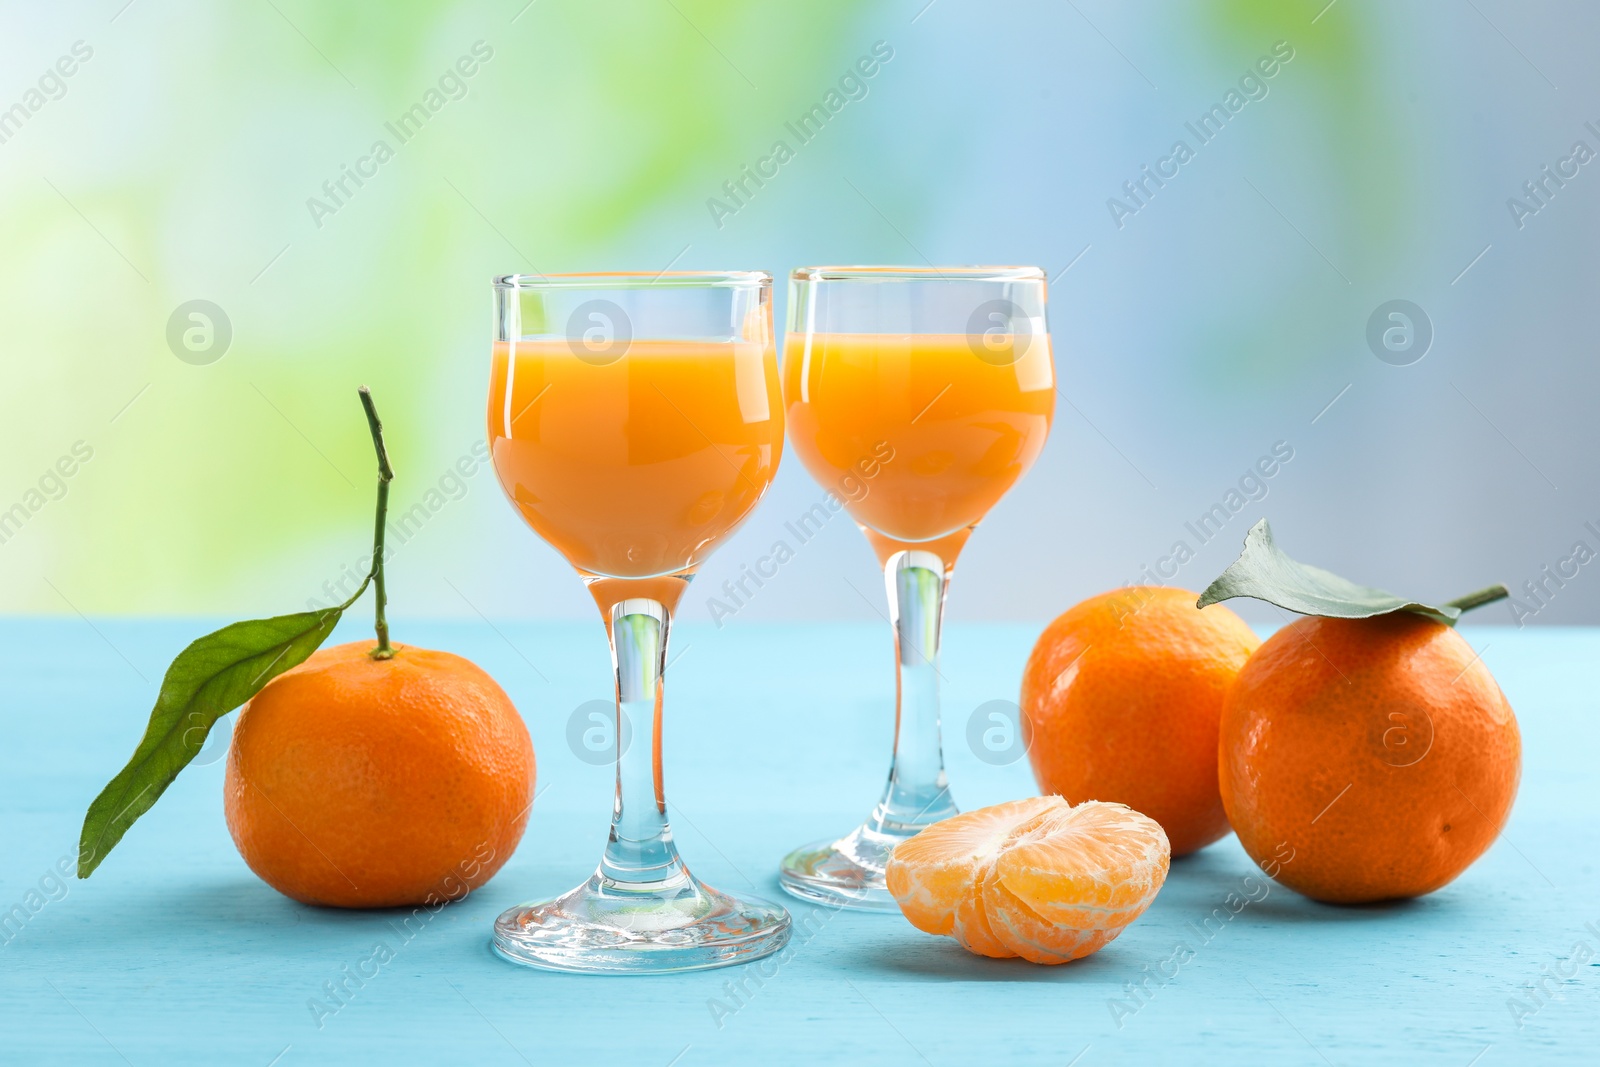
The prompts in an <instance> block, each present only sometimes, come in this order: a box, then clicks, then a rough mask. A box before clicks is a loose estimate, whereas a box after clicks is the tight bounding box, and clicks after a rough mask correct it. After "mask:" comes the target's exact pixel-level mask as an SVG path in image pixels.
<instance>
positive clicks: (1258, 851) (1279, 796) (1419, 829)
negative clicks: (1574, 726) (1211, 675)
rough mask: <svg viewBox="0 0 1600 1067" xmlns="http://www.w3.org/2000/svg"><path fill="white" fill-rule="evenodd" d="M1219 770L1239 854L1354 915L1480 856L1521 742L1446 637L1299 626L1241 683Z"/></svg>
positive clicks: (1486, 677)
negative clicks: (1352, 908) (1357, 908)
mask: <svg viewBox="0 0 1600 1067" xmlns="http://www.w3.org/2000/svg"><path fill="white" fill-rule="evenodd" d="M1218 766H1219V775H1220V781H1221V788H1222V802H1223V805H1224V807H1225V808H1226V809H1227V812H1228V818H1229V820H1230V821H1231V822H1232V824H1233V828H1234V830H1235V831H1236V832H1237V833H1238V835H1239V843H1240V844H1241V845H1243V846H1244V849H1245V851H1246V852H1248V853H1249V854H1250V856H1251V858H1253V859H1255V860H1256V861H1257V862H1258V863H1260V864H1262V866H1263V868H1264V869H1268V873H1269V874H1272V876H1273V877H1275V878H1276V879H1277V880H1278V881H1280V882H1282V883H1283V884H1284V885H1287V886H1289V887H1290V888H1291V889H1294V890H1296V891H1298V892H1300V893H1304V894H1305V895H1306V896H1309V897H1312V898H1314V899H1316V900H1322V901H1327V902H1330V903H1341V904H1356V903H1366V902H1371V901H1378V900H1388V899H1393V898H1400V897H1414V896H1420V895H1422V894H1424V893H1431V892H1433V891H1434V890H1436V889H1438V888H1440V887H1441V886H1443V885H1446V884H1447V883H1449V882H1450V881H1451V880H1452V879H1454V878H1455V877H1456V876H1457V875H1459V874H1460V873H1461V872H1462V871H1464V870H1466V868H1467V867H1468V866H1469V865H1470V864H1471V863H1472V862H1473V861H1474V860H1476V859H1477V858H1478V857H1479V856H1480V855H1482V854H1483V852H1484V850H1485V849H1487V848H1488V847H1489V845H1490V844H1491V843H1492V842H1493V841H1494V839H1495V837H1496V835H1498V834H1499V832H1500V830H1501V828H1502V827H1503V826H1504V825H1505V822H1506V819H1507V817H1508V816H1509V815H1510V812H1511V804H1512V801H1513V800H1514V799H1515V797H1516V792H1517V783H1518V780H1519V779H1520V777H1521V773H1522V741H1521V735H1520V734H1519V732H1518V730H1517V720H1516V716H1515V714H1513V712H1512V710H1511V705H1510V704H1509V703H1508V702H1507V701H1506V698H1505V694H1504V693H1502V692H1501V691H1500V687H1499V685H1497V684H1496V683H1495V680H1494V677H1493V676H1492V675H1491V674H1490V673H1489V669H1488V668H1487V667H1485V666H1484V665H1483V661H1482V660H1481V659H1480V658H1479V657H1478V655H1477V653H1475V652H1474V651H1473V650H1472V647H1471V646H1470V645H1468V644H1467V642H1466V640H1465V639H1464V638H1462V636H1461V635H1460V634H1458V633H1457V632H1456V631H1455V630H1454V629H1452V628H1451V627H1449V626H1446V625H1444V624H1443V623H1440V622H1436V621H1434V620H1432V619H1428V618H1425V617H1423V616H1420V615H1415V614H1411V613H1407V612H1395V613H1393V614H1389V615H1381V616H1378V617H1375V618H1369V619H1334V618H1320V617H1306V618H1301V619H1297V620H1296V621H1294V622H1292V623H1290V624H1289V625H1287V626H1285V627H1283V628H1282V629H1281V630H1279V631H1278V632H1277V633H1275V634H1273V635H1272V636H1271V637H1270V638H1268V639H1267V641H1266V642H1265V643H1264V644H1263V645H1262V646H1261V648H1260V649H1259V650H1258V651H1257V652H1256V654H1255V655H1254V656H1253V657H1251V659H1250V662H1249V663H1247V664H1246V665H1245V668H1244V670H1243V671H1241V672H1240V674H1239V679H1238V682H1237V683H1236V684H1235V686H1234V687H1233V689H1232V691H1231V692H1230V694H1229V696H1228V700H1227V702H1226V704H1225V705H1224V708H1223V713H1222V725H1221V734H1220V744H1219V747H1218ZM1269 856H1271V857H1275V858H1274V859H1273V860H1272V861H1271V863H1272V868H1275V869H1269V868H1268V862H1269V860H1268V857H1269Z"/></svg>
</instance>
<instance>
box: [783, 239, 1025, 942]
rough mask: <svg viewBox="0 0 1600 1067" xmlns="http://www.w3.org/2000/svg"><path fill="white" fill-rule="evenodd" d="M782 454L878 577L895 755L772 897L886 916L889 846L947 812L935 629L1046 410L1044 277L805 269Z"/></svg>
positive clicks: (795, 312) (793, 862) (787, 366)
mask: <svg viewBox="0 0 1600 1067" xmlns="http://www.w3.org/2000/svg"><path fill="white" fill-rule="evenodd" d="M783 384H784V400H785V402H786V404H787V408H788V417H789V441H790V443H791V444H792V445H793V446H794V450H795V452H797V453H798V454H799V456H800V460H801V462H802V463H804V464H805V465H806V469H807V470H809V471H810V472H811V475H812V477H814V478H815V479H816V480H817V481H818V482H820V483H821V484H822V485H823V487H824V488H826V489H827V490H829V491H830V492H831V493H832V494H833V495H834V496H835V497H837V498H838V499H839V500H840V501H841V502H842V503H843V504H844V507H845V508H847V509H848V510H849V512H850V514H851V516H852V517H853V518H854V519H855V520H856V523H857V525H859V526H860V527H861V530H862V532H863V533H864V534H866V536H867V540H868V541H869V542H870V543H871V545H872V548H873V550H874V551H875V552H876V553H877V556H878V561H879V563H881V564H882V566H883V572H884V582H885V585H886V586H887V588H888V594H889V620H890V623H891V626H892V629H893V632H894V649H895V661H896V665H897V671H898V675H897V678H896V688H895V694H896V705H895V740H894V755H893V759H892V761H891V763H890V766H889V781H888V785H887V787H886V788H885V790H884V793H883V797H882V799H881V800H879V801H878V806H877V807H876V808H875V809H873V812H872V814H871V815H870V816H869V817H868V818H867V820H866V822H864V823H862V824H861V825H860V826H858V827H856V828H855V829H854V830H852V831H851V832H850V833H848V834H846V835H844V836H843V837H841V838H837V839H827V840H823V841H819V842H816V843H814V844H810V845H806V846H804V847H802V848H799V849H796V850H795V851H793V852H791V853H790V854H789V855H788V856H787V857H785V858H784V860H783V863H782V865H781V868H780V871H779V881H780V883H781V884H782V885H783V888H784V889H786V890H787V891H789V892H790V893H792V894H794V895H795V896H797V897H801V898H803V899H806V900H811V901H817V902H821V903H826V904H830V905H834V906H844V907H853V908H861V909H867V910H881V911H891V910H894V909H895V908H896V905H895V902H894V899H893V898H892V897H890V895H889V893H888V891H887V890H886V889H885V888H884V881H883V872H884V866H885V864H886V863H887V861H888V856H889V853H890V851H891V850H892V849H893V848H894V846H895V844H897V843H898V842H900V841H903V840H905V839H906V838H908V837H910V836H912V835H913V834H916V833H918V832H919V831H921V830H922V829H923V828H925V827H927V826H928V825H930V824H932V823H935V822H938V821H939V820H941V819H946V818H949V817H950V816H951V815H954V814H955V813H956V806H955V803H954V801H952V800H951V798H950V790H949V785H948V782H947V779H946V776H945V770H944V755H943V751H942V749H941V746H940V739H939V667H938V662H939V629H940V622H941V619H942V617H943V613H944V600H945V589H946V585H947V583H948V581H949V579H950V574H951V570H952V569H953V568H954V566H955V562H956V557H957V556H958V555H959V554H960V553H961V549H962V547H963V546H964V545H965V544H966V543H967V538H968V537H970V536H971V534H972V531H973V530H974V529H975V528H976V527H977V525H978V522H979V520H981V519H982V518H983V517H984V515H985V514H987V513H988V511H989V509H990V508H992V507H993V506H994V505H995V502H996V501H998V500H999V499H1000V498H1001V497H1002V496H1004V495H1005V493H1006V491H1007V490H1008V489H1010V488H1011V487H1012V486H1013V485H1015V484H1016V482H1017V479H1019V478H1021V477H1022V475H1023V474H1024V473H1025V472H1026V471H1027V470H1028V468H1029V467H1030V466H1032V465H1033V461H1034V460H1035V459H1037V458H1038V456H1039V453H1040V451H1041V450H1042V449H1043V448H1044V442H1045V437H1046V436H1047V435H1048V434H1049V432H1050V420H1051V417H1052V416H1053V414H1054V412H1055V397H1056V394H1055V368H1054V364H1053V362H1052V360H1051V356H1050V336H1049V333H1048V331H1047V327H1046V323H1045V276H1044V273H1043V272H1042V271H1040V270H1039V269H1037V268H1034V267H942V268H931V267H930V268H898V267H807V268H802V269H800V270H796V271H795V272H794V274H793V276H792V279H791V284H790V299H789V329H788V332H787V336H786V337H785V340H784V383H783Z"/></svg>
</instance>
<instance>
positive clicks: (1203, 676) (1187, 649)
mask: <svg viewBox="0 0 1600 1067" xmlns="http://www.w3.org/2000/svg"><path fill="white" fill-rule="evenodd" d="M1195 599H1196V598H1195V594H1194V593H1190V592H1186V591H1184V590H1182V589H1168V588H1164V587H1160V586H1134V587H1130V588H1126V589H1116V590H1113V591H1111V592H1109V593H1102V594H1100V595H1099V596H1095V597H1090V598H1089V599H1088V600H1085V601H1083V602H1082V603H1080V604H1078V605H1077V606H1076V607H1074V608H1072V609H1071V610H1069V611H1067V612H1066V614H1064V615H1062V616H1060V617H1059V618H1057V619H1056V620H1055V622H1052V623H1051V624H1050V625H1049V626H1048V627H1046V628H1045V631H1044V633H1043V634H1041V635H1040V637H1039V641H1038V643H1037V644H1035V645H1034V648H1033V654H1032V655H1030V656H1029V657H1028V665H1027V668H1026V669H1025V670H1024V672H1023V675H1022V711H1023V715H1024V716H1025V721H1026V724H1027V727H1028V732H1029V735H1030V741H1029V747H1028V758H1029V760H1030V761H1031V762H1032V763H1033V775H1034V778H1035V780H1036V781H1038V783H1039V792H1041V793H1047V794H1048V793H1058V794H1060V795H1061V796H1063V797H1065V798H1066V799H1067V801H1068V802H1069V803H1073V804H1078V803H1082V802H1083V801H1086V800H1104V801H1111V802H1115V803H1118V804H1126V805H1128V806H1129V807H1130V808H1133V809H1134V810H1135V811H1141V812H1143V813H1144V814H1146V815H1148V816H1150V818H1152V819H1154V820H1155V821H1156V822H1158V823H1160V824H1161V826H1162V829H1164V830H1166V832H1167V837H1168V839H1169V840H1170V841H1171V842H1172V854H1173V855H1174V856H1182V855H1185V854H1186V853H1189V852H1193V851H1195V850H1196V849H1199V848H1203V847H1205V846H1206V845H1209V844H1211V842H1213V841H1216V840H1217V839H1218V838H1220V837H1222V836H1223V835H1225V834H1226V833H1227V832H1228V819H1227V815H1226V813H1225V812H1224V811H1223V810H1222V797H1221V795H1220V794H1219V793H1218V791H1217V720H1218V717H1219V716H1220V715H1221V714H1222V700H1223V697H1224V696H1225V695H1226V694H1227V691H1228V687H1229V686H1231V685H1232V684H1233V680H1234V678H1235V676H1237V675H1238V673H1239V669H1240V668H1241V667H1243V666H1244V664H1245V661H1246V660H1247V659H1249V658H1250V653H1252V652H1254V651H1255V650H1256V648H1257V647H1258V646H1259V645H1260V644H1261V641H1260V639H1259V638H1258V637H1256V635H1255V634H1254V633H1253V632H1252V631H1251V630H1250V627H1248V626H1246V625H1245V623H1244V620H1242V619H1240V618H1239V616H1237V615H1235V614H1234V613H1233V612H1232V611H1229V610H1228V609H1227V608H1225V607H1223V606H1221V605H1213V606H1211V607H1208V608H1205V609H1203V610H1202V609H1200V608H1196V607H1195V606H1194V602H1195Z"/></svg>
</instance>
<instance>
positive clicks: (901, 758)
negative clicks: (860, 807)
mask: <svg viewBox="0 0 1600 1067" xmlns="http://www.w3.org/2000/svg"><path fill="white" fill-rule="evenodd" d="M883 575H884V584H885V586H887V588H888V592H889V612H890V623H891V624H892V625H893V628H894V650H895V670H896V671H897V675H896V685H895V731H894V760H893V762H892V763H891V764H890V767H889V784H888V787H887V788H886V789H885V790H884V794H883V799H882V800H881V801H879V802H878V806H877V808H876V809H875V810H874V811H873V813H872V817H871V819H869V820H868V822H867V826H868V828H869V829H872V830H876V831H878V832H880V833H885V834H889V835H891V836H895V837H906V836H910V835H911V834H915V833H917V832H918V831H920V830H921V829H922V828H923V827H925V826H929V825H931V824H933V823H936V822H938V821H940V820H941V819H947V818H949V817H950V816H952V815H954V814H956V806H955V802H954V801H952V800H951V799H950V783H949V779H948V778H947V777H946V775H945V771H944V750H943V747H942V745H941V743H940V737H939V628H940V625H941V623H942V622H943V618H944V595H945V583H946V579H947V577H948V574H947V571H946V568H945V564H944V560H942V559H940V558H939V557H938V556H937V555H935V554H934V553H932V552H920V551H900V552H896V553H894V554H893V555H891V556H890V557H889V558H888V560H887V561H886V562H885V563H884V568H883Z"/></svg>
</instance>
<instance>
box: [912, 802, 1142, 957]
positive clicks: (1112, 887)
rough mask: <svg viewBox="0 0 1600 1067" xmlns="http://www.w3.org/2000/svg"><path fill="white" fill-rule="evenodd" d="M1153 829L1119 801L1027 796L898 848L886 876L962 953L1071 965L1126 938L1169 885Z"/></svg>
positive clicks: (923, 923)
mask: <svg viewBox="0 0 1600 1067" xmlns="http://www.w3.org/2000/svg"><path fill="white" fill-rule="evenodd" d="M1170 860H1171V849H1170V848H1169V847H1168V845H1167V835H1166V834H1165V833H1163V832H1162V829H1161V827H1160V825H1159V824H1157V823H1156V822H1155V821H1154V820H1152V819H1147V818H1145V817H1144V816H1143V815H1140V814H1139V813H1138V812H1136V811H1133V810H1132V809H1130V808H1127V807H1124V806H1123V805H1121V804H1101V803H1097V802H1093V801H1091V802H1089V803H1087V804H1079V805H1078V806H1076V807H1073V806H1072V805H1070V804H1068V803H1067V802H1066V801H1065V800H1062V799H1061V798H1060V797H1053V796H1052V797H1030V798H1028V799H1026V800H1013V801H1011V802H1009V803H1006V804H996V805H994V806H993V807H988V808H980V809H978V810H977V811H969V812H965V813H963V814H961V815H955V816H952V817H951V818H948V819H945V820H944V821H943V822H938V823H935V824H934V825H932V826H930V827H928V828H927V829H926V830H924V831H922V832H921V833H920V834H918V835H917V836H915V837H913V838H910V839H908V840H906V841H902V842H901V843H900V844H898V845H896V846H895V849H894V853H893V854H892V855H891V856H890V857H889V867H888V871H887V880H888V885H889V892H890V893H892V894H893V895H894V898H895V900H896V901H897V902H898V903H899V905H900V910H901V911H902V912H903V913H904V914H905V917H906V918H907V919H909V920H911V925H913V926H915V927H916V928H917V929H919V930H923V931H926V932H927V933H930V934H948V935H950V936H951V937H954V938H955V939H956V940H957V941H958V942H960V943H961V945H962V947H963V948H965V949H967V950H968V951H969V952H975V953H977V954H978V955H980V956H993V957H996V958H1006V957H1010V956H1021V957H1022V958H1023V959H1025V960H1031V961H1032V962H1034V963H1066V962H1067V961H1069V960H1075V959H1078V958H1080V957H1083V956H1087V955H1089V954H1090V953H1091V952H1094V951H1096V950H1098V949H1099V948H1100V947H1101V946H1103V945H1105V944H1106V942H1108V941H1110V940H1112V939H1113V938H1115V937H1116V936H1117V935H1118V934H1120V933H1122V931H1123V929H1124V928H1125V927H1126V926H1127V925H1128V924H1129V923H1131V922H1133V920H1134V919H1137V918H1138V917H1139V916H1140V914H1142V913H1143V912H1144V909H1145V908H1147V907H1149V906H1150V902H1151V901H1152V900H1154V899H1155V896H1156V893H1157V892H1158V891H1159V890H1160V889H1161V885H1162V883H1163V882H1165V881H1166V880H1167V865H1168V863H1169V862H1170Z"/></svg>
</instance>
